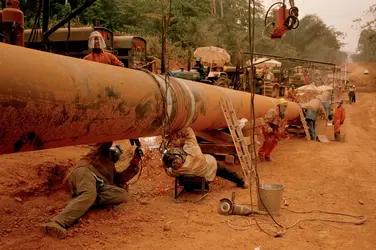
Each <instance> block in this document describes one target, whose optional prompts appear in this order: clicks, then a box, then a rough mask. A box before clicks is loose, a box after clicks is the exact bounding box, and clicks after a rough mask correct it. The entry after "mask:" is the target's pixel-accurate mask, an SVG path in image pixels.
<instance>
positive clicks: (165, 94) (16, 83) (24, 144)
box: [0, 43, 299, 154]
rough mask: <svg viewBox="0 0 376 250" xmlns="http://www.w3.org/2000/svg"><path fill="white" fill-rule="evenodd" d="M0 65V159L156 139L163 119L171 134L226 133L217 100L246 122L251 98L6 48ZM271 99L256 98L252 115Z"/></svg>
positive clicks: (1, 47) (0, 47) (292, 108)
mask: <svg viewBox="0 0 376 250" xmlns="http://www.w3.org/2000/svg"><path fill="white" fill-rule="evenodd" d="M0 67H1V70H0V154H7V153H13V152H22V151H30V150H35V149H47V148H56V147H63V146H71V145H80V144H87V143H93V142H103V141H110V140H113V141H114V140H121V139H129V138H138V137H144V136H155V135H160V134H161V133H162V132H163V130H164V129H163V127H164V126H163V120H164V119H163V117H165V116H167V115H168V117H169V119H168V120H169V124H170V126H169V127H170V130H169V131H176V130H178V129H180V128H182V127H184V126H188V125H189V126H191V127H192V128H193V129H194V130H196V131H199V130H213V129H219V128H224V127H227V125H226V121H225V119H224V117H223V114H222V110H221V107H220V105H219V101H220V99H221V98H222V97H229V98H230V99H231V100H232V102H233V104H234V107H235V109H236V112H237V115H238V117H239V118H242V117H244V118H249V117H250V94H249V93H245V92H240V91H234V90H230V89H225V88H220V87H215V86H210V85H206V84H202V83H196V82H191V81H186V80H181V79H173V78H171V79H170V87H169V88H168V91H166V85H165V81H164V79H163V78H162V77H160V76H156V75H152V74H148V73H145V72H142V71H137V70H131V69H126V68H120V67H115V66H110V65H105V64H100V63H95V62H89V61H85V60H81V59H75V58H70V57H65V56H60V55H55V54H50V53H46V52H41V51H36V50H31V49H27V48H22V47H17V46H13V45H8V44H3V43H0ZM164 100H166V102H167V104H166V105H165V103H166V102H165V101H164ZM276 101H277V100H276V99H273V98H268V97H264V96H256V97H255V109H256V117H261V116H263V115H265V113H266V112H267V111H268V110H269V109H270V108H275V107H276ZM165 107H166V108H165ZM298 117H299V106H298V105H297V104H295V103H289V106H288V110H287V119H290V120H293V119H297V118H298ZM165 128H166V129H167V127H166V126H165Z"/></svg>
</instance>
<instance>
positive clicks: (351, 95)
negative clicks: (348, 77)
mask: <svg viewBox="0 0 376 250" xmlns="http://www.w3.org/2000/svg"><path fill="white" fill-rule="evenodd" d="M355 90H356V88H355V85H352V86H351V87H350V88H349V103H350V104H352V103H355V102H356V98H355Z"/></svg>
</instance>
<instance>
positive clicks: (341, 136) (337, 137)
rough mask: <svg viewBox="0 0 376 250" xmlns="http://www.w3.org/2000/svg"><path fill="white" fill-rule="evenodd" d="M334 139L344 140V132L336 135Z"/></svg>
mask: <svg viewBox="0 0 376 250" xmlns="http://www.w3.org/2000/svg"><path fill="white" fill-rule="evenodd" d="M335 139H336V141H339V142H344V141H345V135H344V134H339V135H336V138H335Z"/></svg>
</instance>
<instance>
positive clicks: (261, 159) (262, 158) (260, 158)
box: [258, 153, 265, 161]
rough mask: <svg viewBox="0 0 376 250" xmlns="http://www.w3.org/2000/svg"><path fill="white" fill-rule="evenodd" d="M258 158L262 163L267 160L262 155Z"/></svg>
mask: <svg viewBox="0 0 376 250" xmlns="http://www.w3.org/2000/svg"><path fill="white" fill-rule="evenodd" d="M258 158H259V160H260V161H263V160H265V157H264V156H263V155H262V154H260V153H259V154H258Z"/></svg>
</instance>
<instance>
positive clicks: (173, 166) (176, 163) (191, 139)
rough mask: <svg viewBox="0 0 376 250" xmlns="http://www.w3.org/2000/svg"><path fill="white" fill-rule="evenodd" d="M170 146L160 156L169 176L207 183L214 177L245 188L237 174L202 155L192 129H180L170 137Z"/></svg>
mask: <svg viewBox="0 0 376 250" xmlns="http://www.w3.org/2000/svg"><path fill="white" fill-rule="evenodd" d="M171 139H172V142H170V143H171V144H172V145H174V146H176V147H172V148H167V149H166V150H165V151H164V152H163V155H162V160H163V163H164V166H165V171H166V173H167V175H169V176H176V175H178V174H190V175H197V176H200V177H204V178H205V179H206V180H207V181H208V182H211V181H213V180H214V178H215V177H216V176H219V177H221V178H223V179H226V180H228V181H231V182H233V183H235V184H236V185H237V186H238V187H241V188H245V182H244V180H243V179H242V178H241V177H239V176H238V174H237V173H235V172H233V171H231V170H229V169H227V168H225V167H224V166H221V165H219V164H218V163H217V160H216V159H215V158H214V156H212V155H209V154H203V153H202V151H201V148H200V146H199V145H198V142H197V139H196V135H195V133H194V131H193V129H192V128H189V127H188V128H185V129H182V130H180V131H178V132H176V133H175V134H173V135H171Z"/></svg>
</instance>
